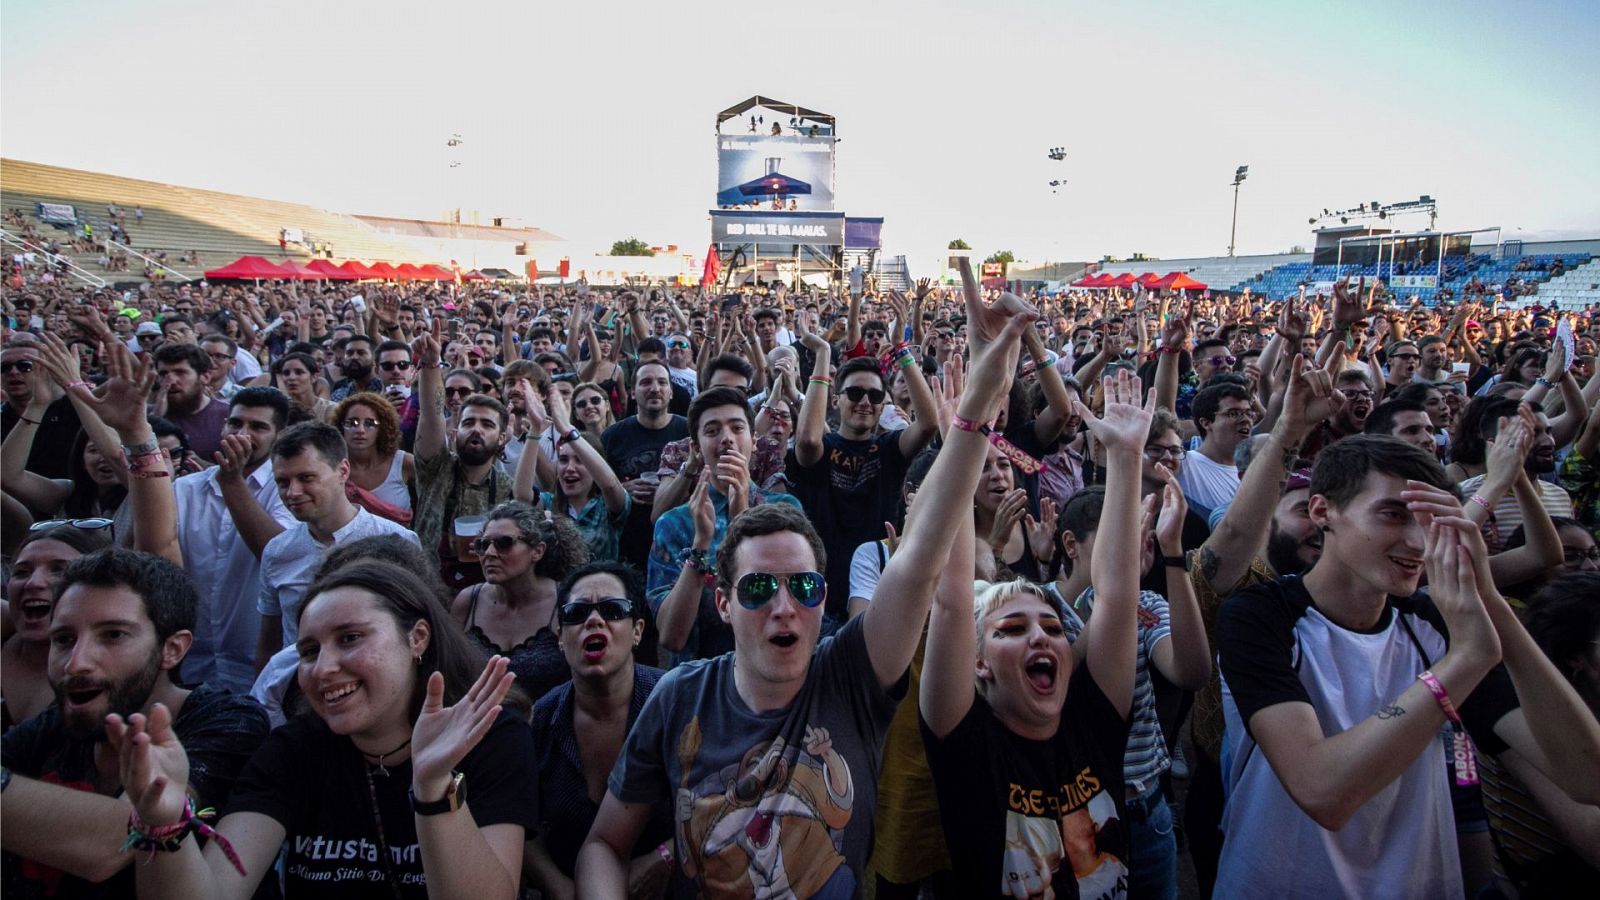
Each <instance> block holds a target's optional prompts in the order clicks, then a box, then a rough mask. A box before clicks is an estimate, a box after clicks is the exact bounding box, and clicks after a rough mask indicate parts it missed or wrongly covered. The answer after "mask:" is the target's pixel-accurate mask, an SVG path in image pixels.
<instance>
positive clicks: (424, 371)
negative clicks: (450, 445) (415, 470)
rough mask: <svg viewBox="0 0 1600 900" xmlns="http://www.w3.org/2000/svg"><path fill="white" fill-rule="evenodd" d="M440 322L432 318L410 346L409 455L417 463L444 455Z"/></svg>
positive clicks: (438, 319)
mask: <svg viewBox="0 0 1600 900" xmlns="http://www.w3.org/2000/svg"><path fill="white" fill-rule="evenodd" d="M443 328H444V319H443V318H441V317H439V316H434V317H433V330H432V332H431V333H429V334H424V335H422V336H421V337H418V338H417V339H416V340H415V341H412V343H411V355H412V357H414V358H415V359H416V360H417V368H418V369H420V370H421V371H419V372H418V374H417V393H418V394H419V396H418V397H417V439H416V442H415V443H414V444H413V445H412V448H411V452H412V455H414V456H415V457H416V458H417V461H418V462H424V461H426V460H430V459H432V458H434V457H435V456H437V455H439V454H440V453H443V452H445V446H446V443H447V441H446V436H445V424H444V376H443V374H442V373H441V372H440V369H439V335H440V333H441V332H442V330H443Z"/></svg>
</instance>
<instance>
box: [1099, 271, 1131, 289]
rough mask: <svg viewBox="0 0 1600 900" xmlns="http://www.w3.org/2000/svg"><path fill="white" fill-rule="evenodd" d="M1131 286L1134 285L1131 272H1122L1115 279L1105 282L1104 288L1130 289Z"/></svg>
mask: <svg viewBox="0 0 1600 900" xmlns="http://www.w3.org/2000/svg"><path fill="white" fill-rule="evenodd" d="M1133 285H1134V278H1133V273H1132V272H1123V273H1122V274H1121V275H1118V276H1116V277H1115V278H1112V279H1111V280H1110V281H1108V282H1106V283H1105V285H1104V287H1114V288H1131V287H1133Z"/></svg>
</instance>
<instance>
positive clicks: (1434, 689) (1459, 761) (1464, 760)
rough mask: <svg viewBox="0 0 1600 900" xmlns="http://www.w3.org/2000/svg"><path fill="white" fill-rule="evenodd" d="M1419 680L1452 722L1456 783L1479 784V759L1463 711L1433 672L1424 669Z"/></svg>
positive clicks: (1465, 785) (1463, 784) (1451, 741)
mask: <svg viewBox="0 0 1600 900" xmlns="http://www.w3.org/2000/svg"><path fill="white" fill-rule="evenodd" d="M1417 680H1418V681H1420V682H1422V683H1423V684H1425V685H1427V687H1428V690H1429V691H1430V692H1431V693H1432V694H1433V699H1434V700H1436V701H1438V703H1439V709H1440V710H1441V711H1443V712H1444V717H1445V718H1446V719H1448V720H1449V722H1450V753H1451V756H1452V757H1453V758H1454V760H1455V769H1456V784H1457V785H1459V786H1461V787H1468V786H1470V785H1474V784H1477V783H1478V760H1477V757H1476V756H1474V755H1473V752H1472V741H1471V740H1470V739H1468V737H1467V729H1466V726H1465V725H1463V724H1462V722H1461V713H1459V712H1457V711H1456V706H1455V704H1454V703H1451V702H1450V693H1449V692H1448V691H1446V690H1445V689H1444V685H1443V684H1442V683H1441V682H1440V681H1439V678H1438V676H1436V675H1434V674H1433V673H1432V672H1429V671H1424V672H1423V673H1422V674H1421V675H1418V676H1417Z"/></svg>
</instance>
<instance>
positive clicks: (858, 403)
mask: <svg viewBox="0 0 1600 900" xmlns="http://www.w3.org/2000/svg"><path fill="white" fill-rule="evenodd" d="M1019 302H1020V301H1019ZM796 327H797V329H798V333H799V336H800V343H801V345H802V346H804V347H805V348H806V349H808V350H809V351H810V352H811V354H812V357H813V360H814V362H813V367H812V370H811V378H810V380H809V382H808V384H807V387H806V392H805V400H804V402H803V403H802V404H801V407H800V420H799V422H797V423H796V425H795V439H794V447H793V449H791V450H790V451H789V455H788V459H787V466H786V470H787V474H788V479H789V484H790V486H791V487H792V489H793V491H794V493H795V495H796V496H797V497H798V498H799V500H800V503H801V505H802V506H804V507H805V509H806V513H807V514H808V515H809V516H810V517H811V520H812V521H814V522H816V523H817V530H818V531H819V532H821V534H822V540H823V544H824V546H826V547H827V550H828V553H827V560H826V563H825V565H826V566H827V568H826V569H825V572H826V574H827V577H828V593H829V600H828V608H827V610H826V611H825V612H826V618H827V625H826V626H825V627H826V630H827V631H828V632H831V631H832V630H833V629H835V628H837V627H838V626H839V625H840V624H842V623H843V622H844V620H845V619H846V618H848V615H847V609H846V607H847V603H848V600H849V597H850V557H851V554H853V553H854V552H855V549H856V548H857V547H859V546H861V545H862V544H864V543H866V542H868V541H875V540H879V539H880V538H882V537H884V534H885V532H884V527H883V523H884V522H887V521H889V519H890V517H891V516H892V515H893V514H894V511H895V509H896V507H897V506H898V504H899V502H900V483H901V482H902V481H904V480H905V473H906V469H907V467H909V466H910V465H911V460H912V459H913V458H914V457H915V456H916V455H917V453H918V452H920V451H921V450H922V448H924V447H926V446H927V445H928V442H929V441H931V440H932V439H933V437H934V435H935V434H937V433H938V422H939V407H938V403H937V402H936V401H935V400H934V396H933V391H932V389H931V388H929V386H928V380H927V379H926V378H925V377H923V374H922V367H921V365H919V364H918V363H919V361H918V360H917V357H916V353H915V352H913V351H911V350H910V349H909V348H907V349H905V350H903V351H902V352H901V353H900V354H899V355H898V356H897V357H896V358H895V359H894V361H893V362H891V365H893V366H896V367H898V368H899V371H900V372H901V373H902V374H903V375H904V377H905V379H906V385H907V387H908V388H909V389H910V392H911V407H912V409H913V410H914V411H915V415H914V416H913V419H912V422H911V424H910V425H908V426H906V427H905V428H902V429H900V430H899V431H890V432H879V430H878V420H879V417H880V416H881V415H882V413H883V404H884V400H885V399H886V398H887V397H888V382H887V380H886V379H885V378H884V370H883V364H882V362H881V361H880V360H879V359H877V358H876V357H863V358H859V359H852V360H850V361H848V362H846V363H845V364H844V365H843V366H841V367H840V368H839V372H838V374H837V375H835V376H830V374H829V373H830V372H832V371H833V348H832V347H831V346H830V345H829V343H828V341H827V339H826V338H824V337H823V336H821V335H819V334H817V333H816V332H814V331H812V330H810V329H809V328H807V327H805V325H804V324H798V325H797V326H796ZM830 393H831V394H832V401H833V408H834V410H835V411H836V412H837V413H838V416H839V427H838V428H837V429H835V430H830V429H829V428H828V425H827V412H828V401H829V395H830Z"/></svg>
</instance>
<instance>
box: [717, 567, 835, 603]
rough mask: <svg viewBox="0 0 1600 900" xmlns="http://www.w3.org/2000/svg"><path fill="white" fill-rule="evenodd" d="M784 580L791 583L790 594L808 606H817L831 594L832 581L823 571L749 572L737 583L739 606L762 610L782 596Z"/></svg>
mask: <svg viewBox="0 0 1600 900" xmlns="http://www.w3.org/2000/svg"><path fill="white" fill-rule="evenodd" d="M780 579H781V580H783V581H787V582H788V584H789V596H791V597H793V598H794V600H795V602H796V603H798V604H800V605H801V606H804V607H805V608H807V609H812V608H814V607H816V606H817V605H818V604H819V603H821V602H822V599H823V598H824V597H826V596H827V594H828V584H827V582H826V581H824V580H823V578H822V573H821V572H794V573H791V574H789V575H774V574H771V573H770V572H749V573H747V574H745V575H744V576H743V577H742V578H740V579H739V583H738V584H737V585H735V586H734V593H735V594H736V595H737V596H738V598H739V605H740V606H742V607H744V608H745V609H760V608H761V607H763V606H766V605H767V603H768V602H770V601H771V600H772V598H773V597H776V596H778V583H779V581H780Z"/></svg>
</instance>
